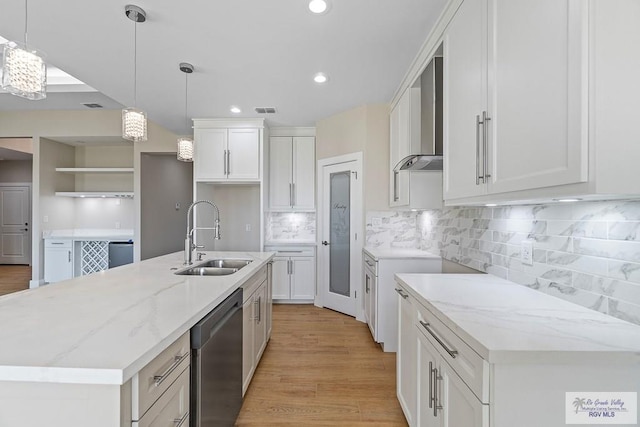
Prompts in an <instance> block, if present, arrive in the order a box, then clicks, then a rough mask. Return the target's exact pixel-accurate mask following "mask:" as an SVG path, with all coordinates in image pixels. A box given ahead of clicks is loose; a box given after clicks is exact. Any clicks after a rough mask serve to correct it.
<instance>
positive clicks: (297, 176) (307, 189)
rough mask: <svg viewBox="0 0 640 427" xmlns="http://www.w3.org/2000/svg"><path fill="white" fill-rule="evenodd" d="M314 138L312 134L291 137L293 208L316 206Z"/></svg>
mask: <svg viewBox="0 0 640 427" xmlns="http://www.w3.org/2000/svg"><path fill="white" fill-rule="evenodd" d="M315 164H316V139H315V138H314V137H312V136H304V137H296V138H293V186H294V187H293V206H294V208H295V209H309V210H311V209H315V207H316V179H315V176H316V168H315Z"/></svg>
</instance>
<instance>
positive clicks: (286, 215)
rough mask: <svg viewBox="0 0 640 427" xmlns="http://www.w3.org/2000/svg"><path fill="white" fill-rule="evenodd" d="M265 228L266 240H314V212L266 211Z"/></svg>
mask: <svg viewBox="0 0 640 427" xmlns="http://www.w3.org/2000/svg"><path fill="white" fill-rule="evenodd" d="M265 228H266V232H265V233H266V235H265V240H266V241H267V242H273V241H276V242H281V241H291V242H292V243H293V242H314V241H315V240H316V214H315V213H314V212H268V213H267V214H266V227H265Z"/></svg>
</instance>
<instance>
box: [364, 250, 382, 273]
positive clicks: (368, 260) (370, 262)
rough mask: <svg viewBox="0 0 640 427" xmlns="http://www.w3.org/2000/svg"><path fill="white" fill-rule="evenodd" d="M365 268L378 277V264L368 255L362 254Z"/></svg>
mask: <svg viewBox="0 0 640 427" xmlns="http://www.w3.org/2000/svg"><path fill="white" fill-rule="evenodd" d="M362 255H363V258H362V259H363V262H364V264H365V267H368V268H369V269H370V270H371V271H372V272H373V274H375V275H376V276H377V275H378V262H377V261H376V260H375V259H374V258H373V257H372V256H371V255H369V254H368V253H366V252H362Z"/></svg>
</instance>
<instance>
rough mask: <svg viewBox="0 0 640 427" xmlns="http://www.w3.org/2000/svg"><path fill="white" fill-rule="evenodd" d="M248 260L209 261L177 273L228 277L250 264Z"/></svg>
mask: <svg viewBox="0 0 640 427" xmlns="http://www.w3.org/2000/svg"><path fill="white" fill-rule="evenodd" d="M251 261H253V260H250V259H210V260H207V261H204V262H201V263H198V264H196V265H194V266H193V267H190V268H187V269H185V270H181V271H177V272H176V273H175V274H177V275H180V276H228V275H229V274H233V273H235V272H236V271H238V270H240V269H241V268H243V267H246V266H247V265H249V264H250V263H251Z"/></svg>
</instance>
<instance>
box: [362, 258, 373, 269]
mask: <svg viewBox="0 0 640 427" xmlns="http://www.w3.org/2000/svg"><path fill="white" fill-rule="evenodd" d="M364 262H366V263H367V265H368V266H369V267H373V266H374V265H375V263H372V262H371V261H369V260H368V259H365V260H364Z"/></svg>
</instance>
